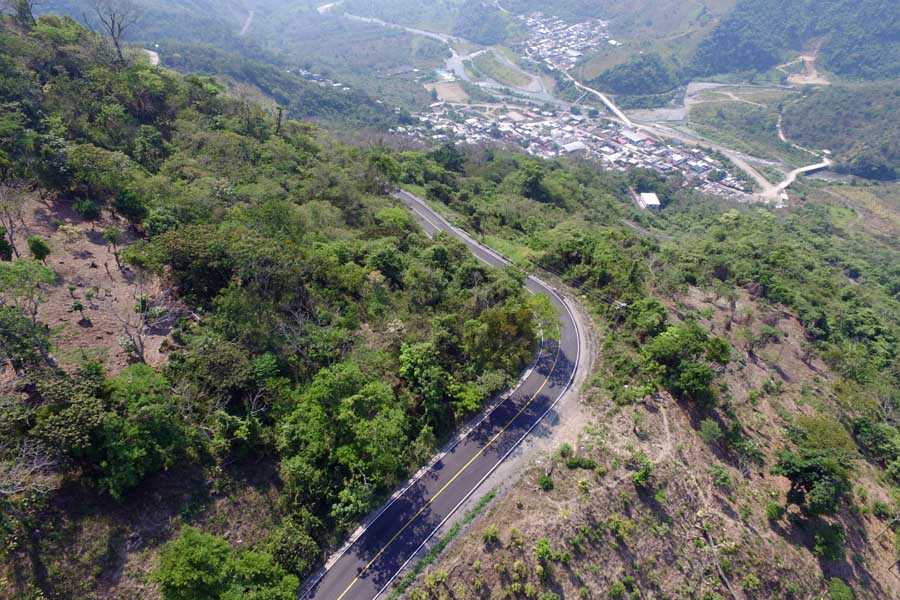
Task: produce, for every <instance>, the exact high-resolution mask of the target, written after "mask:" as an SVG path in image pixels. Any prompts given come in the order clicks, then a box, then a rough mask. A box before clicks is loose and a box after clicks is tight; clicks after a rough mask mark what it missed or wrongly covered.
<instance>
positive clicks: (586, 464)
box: [566, 456, 597, 470]
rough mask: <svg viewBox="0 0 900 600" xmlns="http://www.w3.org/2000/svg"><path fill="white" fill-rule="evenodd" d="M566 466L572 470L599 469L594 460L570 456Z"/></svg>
mask: <svg viewBox="0 0 900 600" xmlns="http://www.w3.org/2000/svg"><path fill="white" fill-rule="evenodd" d="M566 466H567V467H569V468H570V469H588V470H591V469H596V468H597V463H596V462H594V459H592V458H588V457H586V456H570V457H569V458H568V460H566Z"/></svg>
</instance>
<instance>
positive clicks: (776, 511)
mask: <svg viewBox="0 0 900 600" xmlns="http://www.w3.org/2000/svg"><path fill="white" fill-rule="evenodd" d="M784 512H785V508H784V506H782V505H781V504H778V503H777V502H769V503H767V504H766V518H767V519H769V520H770V521H773V522H774V521H780V520H781V518H782V517H783V516H784Z"/></svg>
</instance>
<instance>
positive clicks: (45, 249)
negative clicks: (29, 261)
mask: <svg viewBox="0 0 900 600" xmlns="http://www.w3.org/2000/svg"><path fill="white" fill-rule="evenodd" d="M28 249H29V250H30V251H31V255H32V256H33V257H34V258H35V259H37V260H39V261H41V262H44V261H45V260H46V259H47V257H48V256H50V246H49V245H48V244H47V242H46V241H44V239H43V238H41V237H39V236H36V235H33V236H31V237H30V238H28Z"/></svg>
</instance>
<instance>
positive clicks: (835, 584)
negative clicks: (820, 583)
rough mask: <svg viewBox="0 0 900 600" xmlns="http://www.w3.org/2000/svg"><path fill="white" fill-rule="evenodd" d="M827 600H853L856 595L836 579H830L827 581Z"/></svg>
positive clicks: (851, 589)
mask: <svg viewBox="0 0 900 600" xmlns="http://www.w3.org/2000/svg"><path fill="white" fill-rule="evenodd" d="M828 598H829V600H854V598H856V594H854V593H853V588H851V587H850V586H849V585H847V584H846V583H844V582H843V581H841V580H840V579H838V578H837V577H832V578H831V579H829V580H828Z"/></svg>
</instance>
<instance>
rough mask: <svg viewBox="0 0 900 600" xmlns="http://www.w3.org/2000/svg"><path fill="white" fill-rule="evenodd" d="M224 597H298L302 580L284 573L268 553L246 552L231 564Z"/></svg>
mask: <svg viewBox="0 0 900 600" xmlns="http://www.w3.org/2000/svg"><path fill="white" fill-rule="evenodd" d="M227 574H228V578H229V580H230V581H229V583H228V588H227V589H226V590H225V591H224V592H223V593H222V595H221V596H220V599H221V600H296V598H297V591H298V589H299V587H300V580H299V579H297V576H296V575H289V574H287V573H285V571H284V569H282V568H281V566H279V565H278V564H277V563H276V562H275V561H274V560H273V559H272V556H271V555H269V554H266V553H265V552H252V551H250V552H243V553H242V554H240V555H239V556H237V557H236V558H234V559H232V560H231V562H230V564H229V565H228V569H227Z"/></svg>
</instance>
